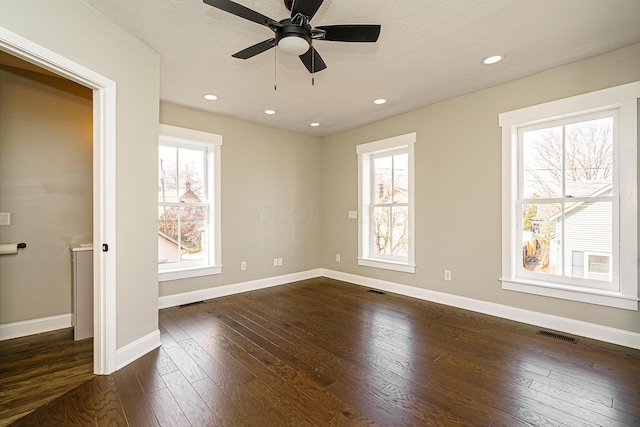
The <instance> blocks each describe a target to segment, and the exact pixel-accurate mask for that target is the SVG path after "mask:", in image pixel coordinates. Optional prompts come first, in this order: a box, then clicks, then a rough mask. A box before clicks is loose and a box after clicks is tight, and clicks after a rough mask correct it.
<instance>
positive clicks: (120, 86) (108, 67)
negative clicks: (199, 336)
mask: <svg viewBox="0 0 640 427" xmlns="http://www.w3.org/2000/svg"><path fill="white" fill-rule="evenodd" d="M0 10H2V13H0V26H2V27H5V28H6V29H8V30H9V31H12V32H13V33H16V34H18V35H20V36H22V37H25V38H26V39H28V40H30V41H32V42H34V43H37V44H39V45H40V46H43V47H45V48H47V49H49V50H51V51H53V52H55V53H57V54H59V55H61V56H63V57H65V58H68V59H69V60H71V61H73V62H75V63H77V64H80V65H82V66H84V67H86V68H88V69H90V70H92V71H93V72H96V73H98V74H101V75H102V76H104V77H106V78H108V79H110V80H112V81H114V82H115V83H116V92H117V94H116V97H117V100H116V108H117V112H116V140H117V142H116V192H117V195H116V209H117V212H116V216H117V218H116V230H115V232H116V241H115V242H109V243H110V246H111V247H112V248H113V249H115V252H112V254H113V256H115V263H116V270H117V272H116V290H115V292H116V305H117V319H116V330H117V336H116V347H117V348H119V349H120V348H122V347H124V346H125V345H127V344H130V343H132V342H133V341H135V340H137V339H140V338H142V337H144V336H146V335H148V334H150V333H152V332H153V331H156V330H157V328H158V313H157V295H158V288H157V286H158V285H157V265H156V264H157V245H158V244H157V238H156V234H155V229H156V211H157V208H156V201H155V188H156V176H157V138H158V99H159V82H160V72H159V57H158V55H157V54H156V53H155V52H153V51H152V50H151V49H150V48H149V47H147V46H145V45H144V44H142V43H141V42H140V41H139V40H137V39H135V38H134V37H132V36H131V35H130V34H129V33H127V32H126V31H124V30H123V29H121V28H119V27H117V26H116V25H114V24H113V23H112V22H111V21H109V20H107V19H106V18H105V17H103V16H102V15H101V14H99V13H98V12H96V11H95V10H93V9H92V8H90V7H89V6H87V5H86V4H85V3H83V2H82V1H81V0H56V1H41V0H20V1H13V0H0Z"/></svg>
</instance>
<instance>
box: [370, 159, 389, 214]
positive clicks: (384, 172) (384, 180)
mask: <svg viewBox="0 0 640 427" xmlns="http://www.w3.org/2000/svg"><path fill="white" fill-rule="evenodd" d="M373 173H374V175H373V181H374V187H373V193H374V194H373V199H374V203H377V204H379V203H392V202H393V200H392V198H391V197H392V192H391V185H392V176H393V168H392V157H391V156H389V157H377V158H374V159H373Z"/></svg>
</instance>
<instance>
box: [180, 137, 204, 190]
mask: <svg viewBox="0 0 640 427" xmlns="http://www.w3.org/2000/svg"><path fill="white" fill-rule="evenodd" d="M178 159H179V177H178V178H179V179H178V182H179V185H180V186H179V190H178V192H179V194H180V201H181V202H200V201H203V200H204V192H203V184H204V153H203V151H200V150H190V149H187V148H180V149H179V151H178Z"/></svg>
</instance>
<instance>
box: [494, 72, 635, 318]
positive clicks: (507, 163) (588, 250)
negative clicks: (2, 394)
mask: <svg viewBox="0 0 640 427" xmlns="http://www.w3.org/2000/svg"><path fill="white" fill-rule="evenodd" d="M639 98H640V82H634V83H629V84H626V85H621V86H615V87H611V88H607V89H603V90H599V91H596V92H591V93H586V94H583V95H578V96H574V97H570V98H565V99H560V100H557V101H552V102H548V103H545V104H540V105H534V106H531V107H525V108H522V109H520V110H514V111H509V112H506V113H502V114H500V116H499V124H500V126H501V128H502V180H503V181H502V218H503V221H502V278H501V282H502V288H503V289H506V290H510V291H518V292H525V293H531V294H536V295H543V296H548V297H555V298H561V299H567V300H572V301H579V302H586V303H592V304H600V305H605V306H610V307H616V308H623V309H629V310H637V309H638V265H637V255H638V245H637V238H638V229H637V226H638V211H637V144H638V128H637V120H638V99H639ZM599 119H604V121H610V120H613V126H612V127H609V129H613V138H612V141H613V151H612V160H611V164H612V165H613V168H612V169H610V170H609V172H608V173H604V172H605V171H606V170H607V168H606V167H601V166H593V164H592V165H590V166H589V167H584V166H580V165H574V166H571V164H572V163H571V157H572V156H573V155H574V154H575V153H573V152H572V150H573V148H572V146H571V144H570V143H569V142H567V138H568V135H571V133H572V132H577V129H576V128H572V126H574V124H575V123H578V124H579V126H583V127H584V126H585V125H584V124H582V122H585V121H589V120H595V121H597V120H599ZM596 124H597V123H596ZM540 130H544V132H546V133H547V137H549V138H555V139H553V140H554V141H556V142H557V141H563V140H564V142H563V144H564V146H563V149H562V151H561V152H560V153H561V156H562V162H564V163H555V166H553V165H552V164H551V163H550V162H549V164H548V165H547V166H548V167H547V168H546V171H545V172H544V173H539V174H538V175H535V174H532V173H525V172H523V171H525V170H526V167H527V166H528V165H530V164H531V163H532V161H531V158H530V154H529V155H527V151H528V152H529V153H532V152H533V151H531V150H532V149H533V148H535V147H534V146H532V145H529V146H524V145H523V141H524V139H523V137H522V136H523V132H525V131H526V132H536V131H540ZM592 130H593V129H592ZM592 134H593V135H596V136H597V138H599V139H603V138H604V139H607V138H608V137H607V136H606V132H601V131H598V132H595V131H593V132H592ZM531 135H533V134H531ZM532 147H533V148H532ZM556 153H557V151H556ZM609 153H611V151H609ZM527 157H529V159H527ZM607 162H609V160H607V161H605V162H604V163H603V164H607ZM596 165H597V163H596ZM559 174H560V175H562V181H561V182H560V183H558V181H557V179H556V178H555V177H557V176H558V175H559ZM589 174H591V175H589ZM588 176H591V177H592V178H591V179H586V177H588ZM576 177H578V178H576ZM593 177H595V179H593ZM585 181H588V182H587V183H586V184H585ZM607 183H610V184H609V185H608V186H607V185H604V184H607ZM543 184H544V185H545V188H546V189H547V191H546V192H540V193H539V194H535V195H534V193H533V191H532V190H533V189H534V188H536V186H537V189H538V190H539V189H540V186H542V185H543ZM595 184H597V186H598V188H595ZM543 197H544V198H543ZM553 210H555V211H556V213H555V215H556V216H557V218H553V214H552V213H551V212H549V211H553ZM587 212H588V213H590V216H591V220H590V221H589V222H590V223H591V224H590V225H589V226H586V225H584V218H580V217H581V216H582V217H583V216H585V214H586V213H587ZM541 213H542V214H544V215H541ZM536 215H537V217H536ZM605 217H606V218H608V219H607V220H603V218H605ZM595 219H597V220H595ZM580 221H582V223H581V222H580ZM534 230H536V232H541V231H542V232H546V233H547V237H553V236H560V238H561V240H559V241H558V242H557V243H559V244H560V243H561V244H564V246H565V247H563V248H560V246H559V245H556V249H559V250H558V251H556V254H555V255H556V256H557V257H561V259H562V261H558V262H557V263H556V268H555V270H552V269H548V270H546V271H533V272H531V271H527V269H526V268H525V265H524V264H525V262H526V261H527V256H529V255H530V254H532V253H534V252H533V251H535V250H537V248H538V247H539V246H543V244H544V243H546V242H544V241H543V242H539V241H537V242H535V243H536V245H535V246H534V245H533V244H532V243H534V242H532V243H530V244H528V243H529V239H528V236H527V235H526V234H525V233H524V231H529V232H530V233H533V232H534ZM585 231H588V233H587V232H585ZM597 233H600V236H599V237H597V238H594V236H596V234H597ZM580 235H582V236H583V237H584V236H590V237H591V243H593V242H595V241H597V242H599V243H600V244H601V245H607V247H606V249H603V248H602V247H601V248H599V249H598V248H594V247H585V244H584V242H580V239H579V236H580ZM603 236H604V237H603ZM607 236H609V237H607ZM609 239H610V242H609ZM578 243H579V244H580V245H576V244H578ZM549 249H551V245H549ZM580 252H582V253H583V255H582V256H583V257H586V258H584V259H583V260H582V261H578V259H579V258H580V255H579V253H580ZM588 254H595V255H602V256H606V257H609V267H608V268H609V270H608V274H604V273H597V272H595V271H591V272H590V271H589V268H591V269H592V270H594V269H596V267H597V266H596V265H595V264H594V263H592V264H593V265H592V266H591V267H590V266H589V258H588ZM541 255H542V254H540V253H538V254H536V257H537V258H538V260H537V261H536V262H535V264H537V266H538V267H540V266H542V265H543V264H544V258H543V257H542V256H541ZM551 255H552V254H551V252H550V253H549V256H551ZM601 261H602V259H601ZM545 265H546V264H545ZM598 268H600V270H602V269H604V267H603V266H599V267H598Z"/></svg>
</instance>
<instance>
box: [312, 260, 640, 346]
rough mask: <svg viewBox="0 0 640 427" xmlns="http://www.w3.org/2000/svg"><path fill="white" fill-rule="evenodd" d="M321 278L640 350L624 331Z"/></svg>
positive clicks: (380, 283) (394, 286) (330, 273)
mask: <svg viewBox="0 0 640 427" xmlns="http://www.w3.org/2000/svg"><path fill="white" fill-rule="evenodd" d="M322 276H324V277H328V278H331V279H336V280H342V281H344V282H350V283H355V284H357V285H362V286H368V287H371V288H374V289H379V290H383V291H388V292H393V293H396V294H400V295H405V296H408V297H412V298H417V299H421V300H425V301H431V302H435V303H439V304H445V305H449V306H452V307H457V308H462V309H465V310H470V311H475V312H478V313H483V314H488V315H491V316H496V317H501V318H503V319H508V320H514V321H516V322H521V323H527V324H530V325H534V326H539V327H541V328H548V329H553V330H556V331H561V332H565V333H569V334H572V335H578V336H581V337H586V338H592V339H595V340H599V341H605V342H609V343H612V344H618V345H622V346H625V347H630V348H635V349H638V350H640V334H639V333H635V332H630V331H625V330H623V329H616V328H610V327H608V326H602V325H597V324H595V323H588V322H583V321H580V320H574V319H568V318H566V317H560V316H554V315H550V314H544V313H539V312H536V311H531V310H525V309H521V308H516V307H510V306H507V305H502V304H496V303H492V302H487V301H480V300H476V299H472V298H467V297H461V296H458V295H452V294H447V293H444V292H436V291H430V290H428V289H421V288H416V287H414V286H407V285H401V284H398V283H393V282H387V281H384V280H378V279H372V278H369V277H364V276H358V275H355V274H350V273H342V272H339V271H334V270H327V269H323V270H322Z"/></svg>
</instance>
